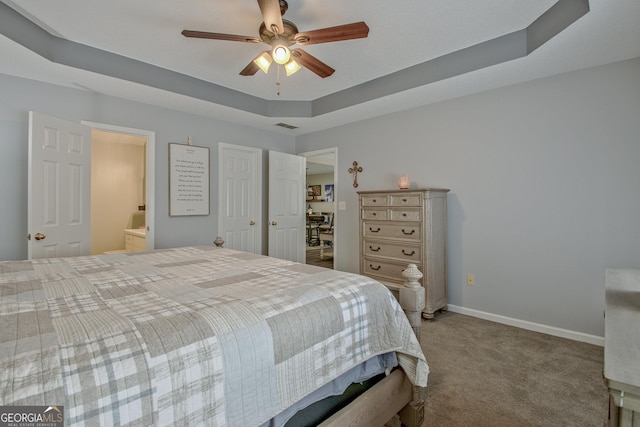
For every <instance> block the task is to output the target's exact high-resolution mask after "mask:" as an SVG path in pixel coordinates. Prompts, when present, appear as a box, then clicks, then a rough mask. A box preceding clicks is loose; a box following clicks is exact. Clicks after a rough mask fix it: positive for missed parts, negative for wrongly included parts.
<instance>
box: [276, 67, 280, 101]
mask: <svg viewBox="0 0 640 427" xmlns="http://www.w3.org/2000/svg"><path fill="white" fill-rule="evenodd" d="M276 73H277V77H276V88H277V90H276V93H277V94H278V96H280V67H276Z"/></svg>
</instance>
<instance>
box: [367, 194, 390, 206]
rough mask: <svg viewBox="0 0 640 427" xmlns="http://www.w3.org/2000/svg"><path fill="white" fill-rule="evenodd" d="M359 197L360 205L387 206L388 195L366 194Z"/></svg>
mask: <svg viewBox="0 0 640 427" xmlns="http://www.w3.org/2000/svg"><path fill="white" fill-rule="evenodd" d="M361 197H362V200H361V203H362V206H389V196H388V195H386V194H368V195H366V196H361Z"/></svg>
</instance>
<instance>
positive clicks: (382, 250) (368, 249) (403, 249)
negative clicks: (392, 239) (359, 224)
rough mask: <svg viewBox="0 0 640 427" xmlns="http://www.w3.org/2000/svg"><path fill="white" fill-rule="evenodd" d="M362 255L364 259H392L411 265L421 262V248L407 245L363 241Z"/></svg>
mask: <svg viewBox="0 0 640 427" xmlns="http://www.w3.org/2000/svg"><path fill="white" fill-rule="evenodd" d="M362 253H363V254H364V256H366V257H371V256H373V257H383V258H394V259H397V260H398V261H403V262H406V263H413V264H416V263H420V262H421V260H422V246H421V245H416V244H413V245H412V244H409V243H407V244H402V243H400V244H398V243H385V242H377V241H372V240H365V241H364V242H363V248H362Z"/></svg>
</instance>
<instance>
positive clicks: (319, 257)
mask: <svg viewBox="0 0 640 427" xmlns="http://www.w3.org/2000/svg"><path fill="white" fill-rule="evenodd" d="M337 151H338V149H337V148H335V147H334V148H328V149H323V150H317V151H310V152H306V153H301V154H300V155H301V156H304V157H306V159H307V170H306V181H307V182H306V189H307V191H306V193H305V195H304V197H305V207H306V209H307V224H306V229H307V235H306V243H307V244H306V250H307V254H306V255H307V256H306V260H307V261H306V262H307V264H311V265H318V266H321V267H326V268H335V263H334V261H333V260H334V258H335V256H336V254H337V249H338V248H337V245H336V239H335V236H336V234H337V230H338V226H337V215H336V212H337V205H338V204H337V202H336V200H337V194H336V192H337V189H338V185H337V184H338V183H337V173H336V165H337V154H338V152H337Z"/></svg>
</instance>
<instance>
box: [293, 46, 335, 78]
mask: <svg viewBox="0 0 640 427" xmlns="http://www.w3.org/2000/svg"><path fill="white" fill-rule="evenodd" d="M291 55H292V56H293V59H294V60H295V61H296V62H297V63H298V64H300V65H302V66H303V67H305V68H306V69H308V70H309V71H312V72H314V73H316V74H317V75H319V76H320V77H322V78H323V79H324V78H325V77H329V76H330V75H331V74H333V73H334V72H335V71H336V70H334V69H333V68H331V67H329V66H328V65H327V64H325V63H324V62H322V61H320V60H319V59H318V58H316V57H315V56H312V55H309V54H308V53H307V52H305V51H304V50H302V49H293V50H292V51H291Z"/></svg>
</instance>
